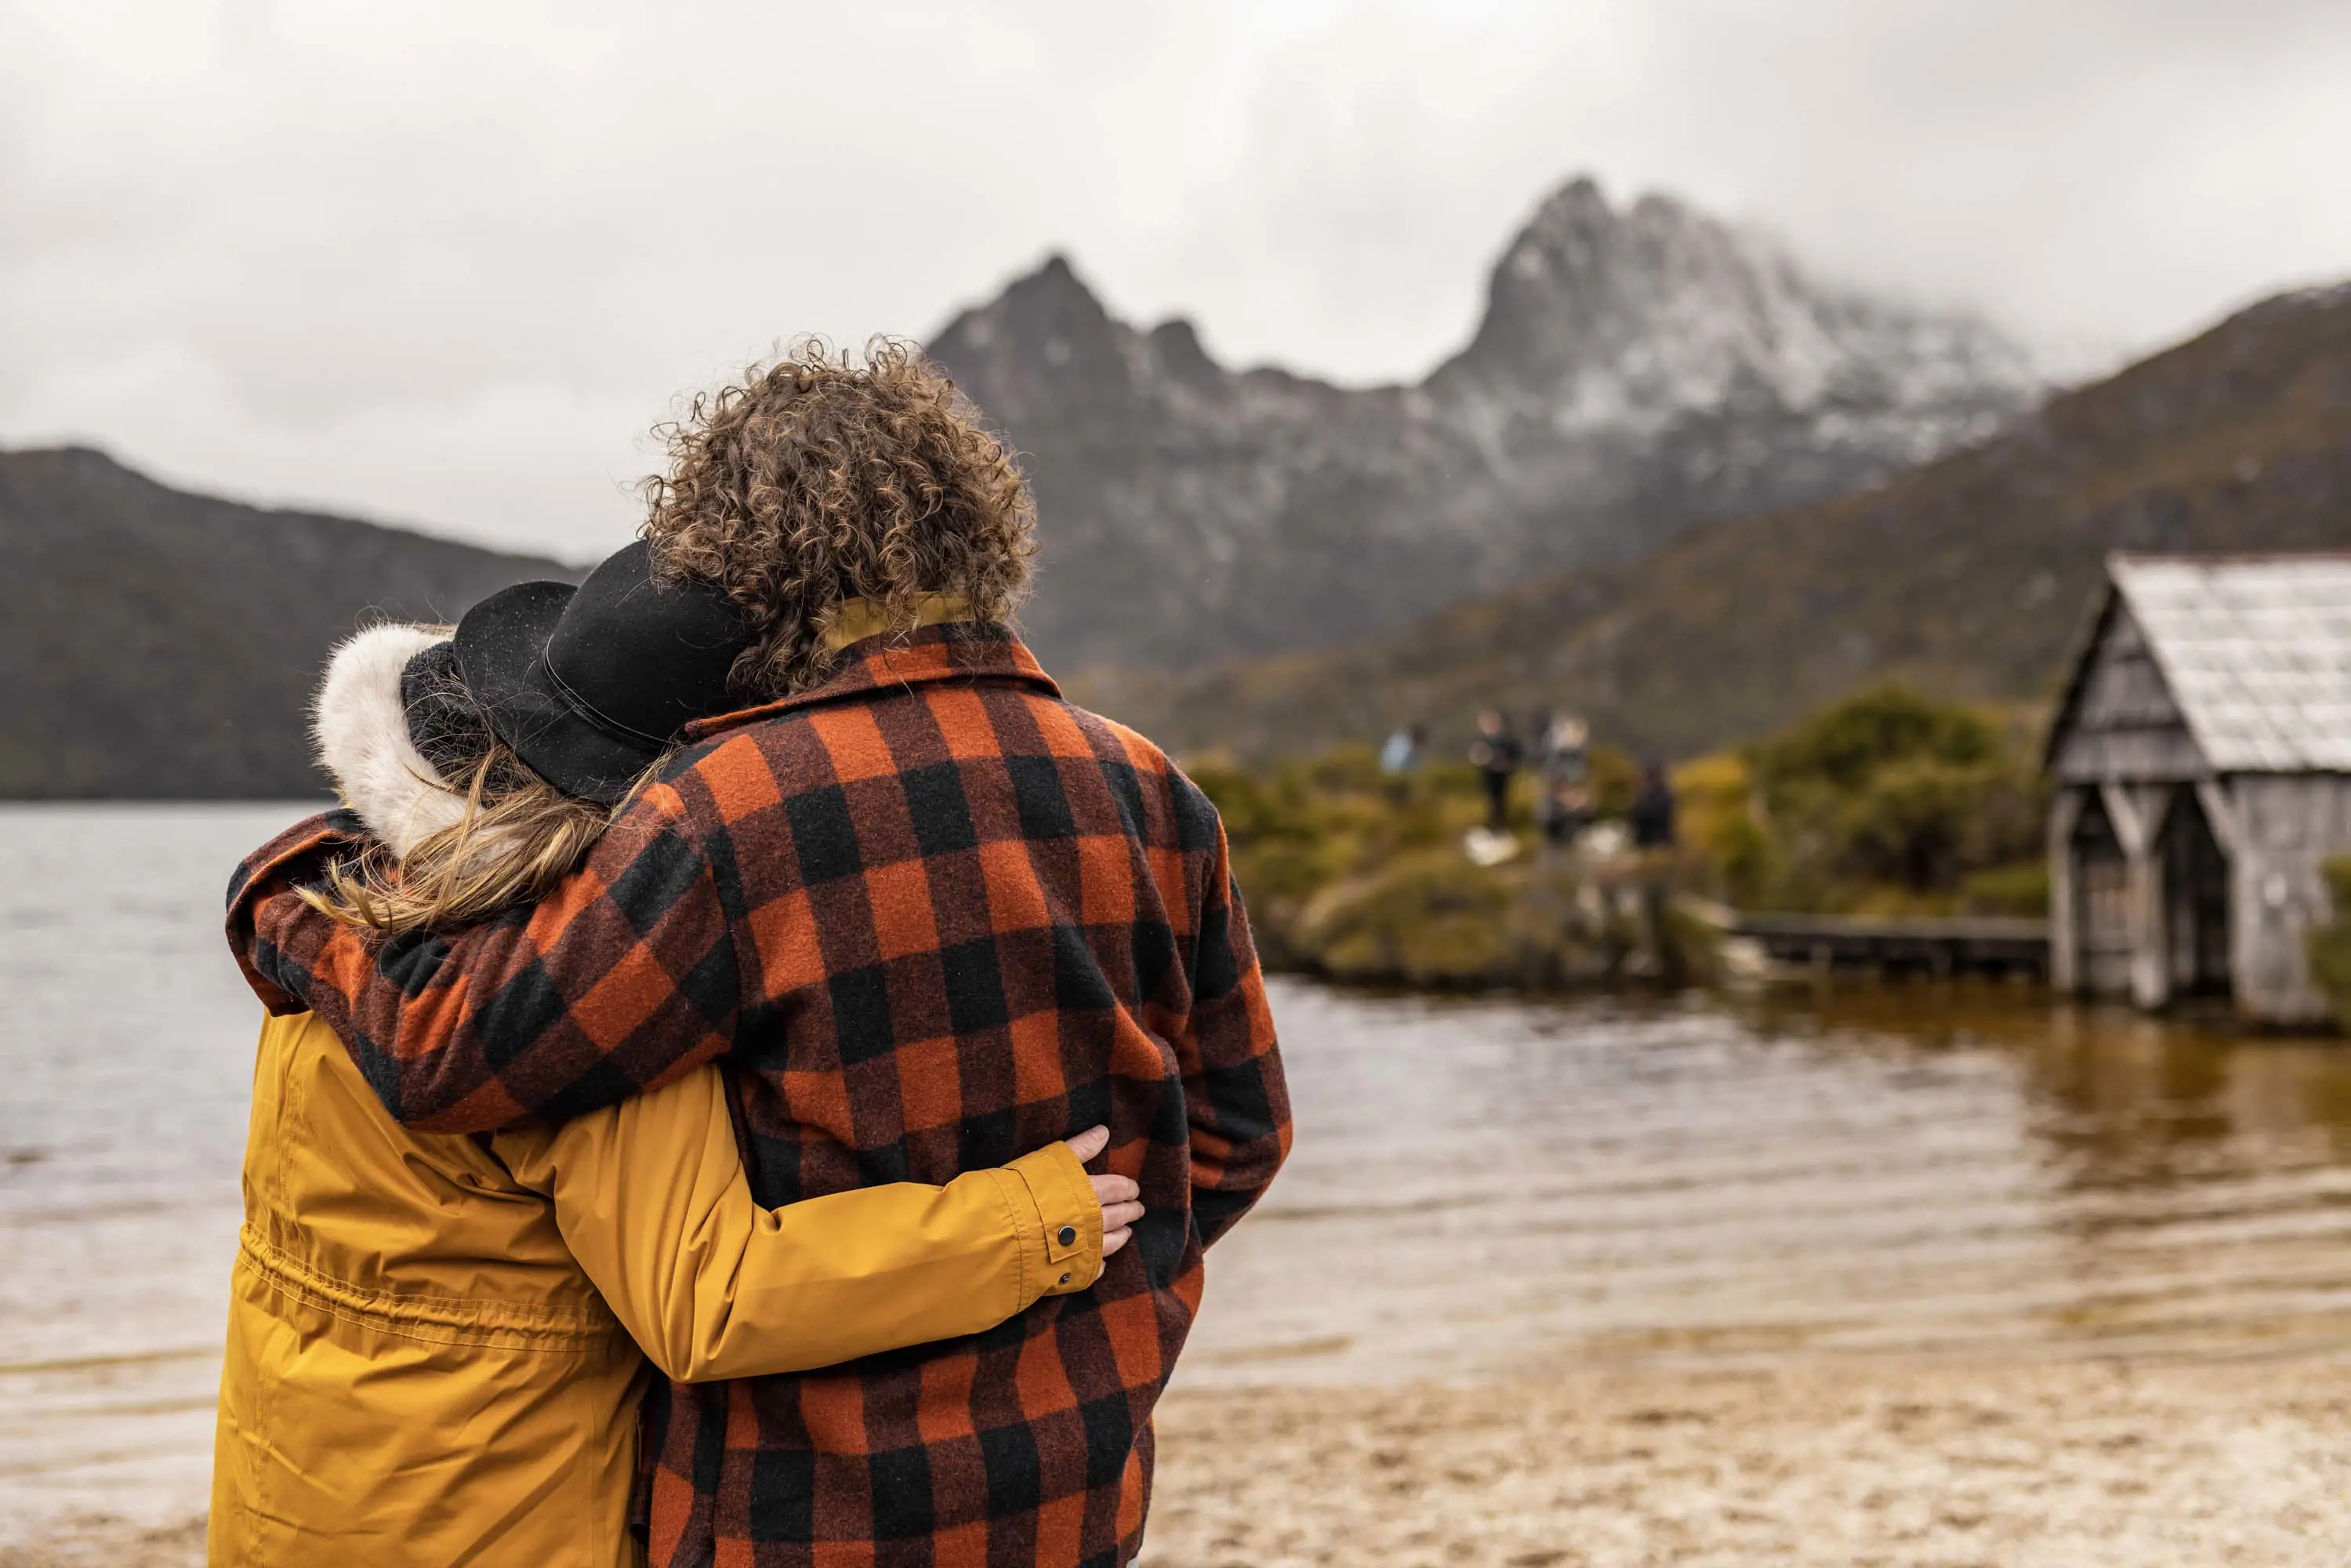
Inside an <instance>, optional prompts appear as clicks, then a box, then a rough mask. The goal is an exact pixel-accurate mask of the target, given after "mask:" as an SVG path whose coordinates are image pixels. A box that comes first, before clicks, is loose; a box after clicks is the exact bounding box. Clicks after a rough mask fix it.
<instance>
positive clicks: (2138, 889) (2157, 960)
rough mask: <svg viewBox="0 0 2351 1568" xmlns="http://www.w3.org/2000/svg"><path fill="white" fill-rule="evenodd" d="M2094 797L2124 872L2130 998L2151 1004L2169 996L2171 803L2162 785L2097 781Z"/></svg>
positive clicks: (2156, 1005) (2152, 1006) (2143, 1004)
mask: <svg viewBox="0 0 2351 1568" xmlns="http://www.w3.org/2000/svg"><path fill="white" fill-rule="evenodd" d="M2098 798H2099V800H2102V801H2104V802H2105V808H2106V816H2107V817H2108V819H2110V820H2111V821H2113V822H2114V825H2115V837H2116V838H2117V839H2119V840H2120V841H2122V846H2123V859H2124V862H2125V864H2126V866H2127V867H2128V868H2129V874H2130V945H2131V958H2130V985H2131V1000H2132V1001H2134V1002H2137V1004H2138V1005H2139V1006H2140V1007H2142V1008H2147V1009H2156V1008H2159V1007H2162V1006H2163V1005H2164V1004H2165V1003H2167V1002H2168V1001H2169V1000H2170V999H2171V946H2170V944H2169V942H2168V940H2167V937H2166V932H2165V924H2166V923H2165V920H2164V900H2163V858H2162V855H2161V853H2160V844H2159V841H2160V840H2161V838H2162V836H2163V817H2164V810H2165V808H2166V807H2168V805H2169V804H2170V803H2171V790H2170V788H2169V787H2168V786H2167V785H2161V784H2142V785H2138V786H2137V787H2133V786H2129V785H2124V784H2111V783H2110V784H2101V785H2100V786H2098Z"/></svg>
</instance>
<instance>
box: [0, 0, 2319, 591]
mask: <svg viewBox="0 0 2351 1568" xmlns="http://www.w3.org/2000/svg"><path fill="white" fill-rule="evenodd" d="M2346 79H2351V6H2344V5H2340V4H2337V3H2334V0H2323V3H2322V0H2241V3H2239V4H2233V5H2215V4H2192V3H2189V0H1974V3H1969V4H1961V3H1957V0H1953V3H1949V4H1931V5H1929V4H1903V3H1888V0H1774V3H1771V4H1761V3H1759V0H1680V3H1674V4H1668V3H1664V0H1595V3H1593V4H1584V5H1575V6H1558V5H1543V4H1537V3H1534V0H1528V3H1525V4H1505V3H1501V0H1478V3H1471V0H1420V3H1417V4H1408V3H1404V0H1373V3H1370V4H1360V5H1337V4H1296V5H1287V6H1279V7H1277V6H1268V5H1253V4H1244V3H1242V0H1226V3H1224V4H1202V5H1186V6H1177V7H1169V6H1161V7H1102V6H1098V5H1079V4H1075V3H1074V0H1054V3H1052V4H1047V5H1033V4H1021V3H1019V0H994V3H982V4H973V5H953V6H950V5H918V4H913V3H911V0H888V3H864V4H860V5H855V6H846V5H844V6H835V7H830V8H826V9H823V10H815V9H812V8H809V7H777V6H772V5H753V4H749V3H730V4H715V5H700V6H696V7H693V8H691V9H687V8H674V9H665V10H663V11H660V12H658V13H653V12H649V11H646V10H644V9H642V8H637V7H624V6H619V5H609V6H603V7H597V6H592V5H561V6H558V5H523V4H516V3H504V4H456V3H455V0H448V3H443V4H419V5H402V6H392V5H376V6H360V7H336V8H331V9H329V8H326V7H311V6H294V5H286V6H275V7H273V6H271V5H266V4H262V3H257V0H245V3H240V4H236V5H218V6H213V7H209V8H208V7H205V6H203V5H188V4H184V3H176V0H89V3H78V4H68V3H67V0H49V3H47V4H45V5H35V6H31V7H16V8H11V9H10V10H7V11H5V12H0V339H4V340H5V342H6V343H7V345H8V352H7V353H6V354H5V355H0V440H9V441H23V440H29V439H37V438H55V437H59V436H68V435H70V436H78V437H82V438H89V439H96V440H99V441H101V442H103V443H105V444H109V445H110V446H112V447H114V448H115V449H116V450H117V451H119V452H120V454H121V455H124V456H125V457H127V458H129V459H131V460H132V461H141V462H146V463H149V464H152V465H155V466H157V467H159V468H160V469H161V470H162V471H163V472H164V473H166V474H167V475H170V476H174V477H178V478H182V479H185V480H189V481H192V482H197V483H202V484H206V485H210V486H218V487H224V488H227V489H230V490H233V491H236V492H239V493H245V494H252V495H260V496H268V497H299V498H304V499H308V500H315V501H325V502H330V503H333V504H338V505H341V506H345V507H354V508H357V509H360V510H363V511H369V512H374V513H379V514H384V515H390V516H394V517H403V518H410V519H415V520H420V521H424V522H428V523H433V524H437V525H439V526H444V527H446V528H452V529H455V530H459V531H464V532H468V533H472V534H475V535H477V536H481V537H493V538H502V539H507V540H514V541H519V542H527V543H534V544H537V545H538V546H540V547H541V548H550V549H560V550H563V551H565V552H566V553H569V554H573V555H581V554H586V553H589V552H590V551H592V550H595V549H601V548H604V547H605V546H606V545H608V544H610V543H611V542H613V541H615V540H616V539H617V538H620V537H621V535H622V531H623V530H624V529H625V528H626V527H627V525H628V522H629V518H630V510H631V508H630V504H629V502H628V501H627V499H626V497H625V496H624V495H623V493H622V486H623V484H624V482H625V481H626V480H627V479H629V478H630V477H631V476H633V475H635V474H637V473H639V472H641V471H642V470H643V467H644V466H645V465H646V464H647V463H648V462H649V461H650V455H649V454H648V452H647V451H646V450H645V447H644V444H643V431H644V430H645V428H646V427H647V426H648V425H649V424H650V423H652V422H653V420H654V419H655V418H656V417H658V416H660V415H661V414H662V413H664V411H665V410H666V409H668V408H669V407H670V406H671V402H672V399H673V398H674V395H675V394H676V393H677V392H679V391H680V390H681V389H685V388H691V387H694V386H697V385H702V384H706V383H707V382H710V381H711V380H712V379H714V378H715V377H716V376H719V375H722V374H724V373H726V371H728V370H729V369H731V368H732V367H734V366H735V365H737V364H738V363H740V362H741V361H743V360H744V359H745V358H747V357H748V356H751V355H754V354H757V353H758V352H760V351H762V350H764V349H766V348H767V347H768V346H770V345H772V344H773V343H774V342H775V341H776V340H778V339H780V338H782V337H785V336H787V335H789V334H791V333H793V332H795V331H798V330H801V329H820V330H825V331H828V332H831V333H832V334H834V335H835V336H836V337H841V338H845V339H848V340H852V341H854V340H857V339H860V338H862V336H864V335H865V334H866V333H868V332H871V331H875V330H891V331H897V332H903V333H909V334H915V335H920V334H922V333H924V332H926V331H928V330H930V329H933V328H935V326H937V325H938V324H939V323H940V322H942V321H943V320H944V319H946V316H947V315H948V314H949V313H950V312H951V310H952V309H953V308H955V307H956V305H958V304H960V303H963V302H966V301H969V300H973V299H977V298H984V297H986V296H987V294H989V293H990V292H992V290H993V289H994V288H995V287H996V286H997V285H998V282H1000V281H1001V279H1002V278H1003V277H1005V276H1007V275H1008V274H1009V273H1010V272H1012V271H1014V270H1017V269H1019V268H1022V267H1027V266H1029V265H1030V264H1032V263H1033V262H1034V260H1035V259H1036V258H1037V257H1038V256H1040V255H1041V254H1042V253H1043V252H1044V251H1045V250H1047V249H1048V248H1052V247H1056V246H1059V247H1062V248H1066V249H1067V250H1069V251H1070V252H1071V254H1072V255H1073V256H1076V257H1077V258H1078V260H1079V261H1080V263H1081V266H1082V267H1083V268H1084V270H1085V272H1086V275H1087V276H1088V277H1089V278H1090V279H1092V280H1093V281H1095V282H1096V283H1097V284H1099V285H1100V286H1101V287H1102V288H1103V290H1104V292H1105V293H1106V295H1107V296H1108V297H1109V299H1110V301H1111V303H1112V304H1113V307H1114V308H1119V309H1122V310H1123V311H1126V312H1129V313H1131V314H1134V315H1138V316H1143V317H1155V316H1158V315H1163V314H1169V313H1175V312H1181V313H1183V314H1186V315H1188V316H1190V317H1191V318H1193V319H1195V320H1196V322H1197V323H1198V324H1199V326H1200V329H1201V330H1202V332H1203V334H1204V336H1205V337H1206V339H1207V342H1208V344H1209V346H1210V347H1211V349H1212V350H1215V351H1217V353H1219V354H1220V355H1222V356H1224V357H1227V358H1229V359H1235V360H1239V361H1266V360H1272V361H1283V362H1287V363H1290V364H1292V365H1295V366H1297V367H1299V368H1301V369H1305V370H1310V371H1321V372H1324V373H1330V374H1334V375H1338V376H1341V377H1343V378H1345V379H1354V380H1370V379H1386V378H1400V377H1402V378H1408V377H1413V376H1416V375H1418V374H1420V373H1422V372H1424V371H1426V369H1427V368H1428V367H1429V366H1430V365H1431V364H1433V363H1434V362H1435V361H1436V360H1437V358H1439V357H1440V356H1441V355H1442V354H1443V353H1444V352H1445V351H1446V350H1447V349H1449V348H1450V347H1452V346H1454V345H1456V344H1458V342H1459V341H1460V340H1462V339H1463V338H1464V337H1466V335H1467V333H1468V329H1469V327H1470V325H1471V323H1472V322H1473V320H1474V318H1475V314H1476V311H1477V308H1478V305H1479V297H1480V294H1481V292H1482V287H1483V276H1484V272H1485V269H1486V267H1488V265H1489V263H1490V261H1491V258H1492V256H1493V255H1494V254H1495V253H1496V251H1497V250H1498V249H1499V246H1501V244H1502V243H1503V241H1504V240H1505V238H1506V237H1507V235H1508V234H1509V233H1510V229H1511V227H1512V226H1513V225H1515V224H1516V223H1517V222H1519V221H1520V219H1521V218H1522V217H1523V216H1524V215H1525V214H1526V213H1527V212H1529V211H1530V210H1531V208H1532V206H1533V205H1534V204H1535V203H1536V202H1537V201H1538V200H1539V199H1540V198H1541V195H1542V194H1543V193H1545V192H1546V191H1547V190H1548V189H1549V188H1550V187H1552V185H1554V184H1555V183H1558V182H1559V181H1560V180H1562V179H1563V178H1564V177H1566V176H1567V175H1568V174H1570V173H1571V172H1577V171H1581V170H1591V171H1593V172H1597V173H1598V174H1599V175H1600V176H1601V177H1602V178H1603V180H1604V183H1606V184H1607V185H1608V187H1609V188H1610V190H1611V192H1612V193H1613V194H1614V195H1616V196H1617V197H1619V198H1626V197H1629V196H1630V195H1631V194H1633V193H1635V192H1636V191H1637V190H1639V189H1642V188H1645V187H1648V186H1653V185H1655V186H1663V187H1667V188H1671V189H1674V190H1677V191H1678V192H1681V193H1685V194H1687V195H1688V196H1690V197H1691V198H1693V199H1695V200H1697V201H1698V202H1700V203H1701V204H1706V205H1708V206H1709V207H1712V208H1715V209H1717V210H1719V211H1723V212H1726V213H1728V214H1732V215H1735V216H1740V217H1743V218H1747V219H1750V220H1752V221H1757V222H1760V223H1762V224H1764V225H1768V226H1770V227H1771V228H1773V229H1775V230H1776V231H1778V232H1779V233H1780V234H1782V235H1783V236H1784V237H1785V238H1786V239H1787V240H1788V241H1789V242H1790V243H1791V244H1792V246H1795V248H1796V249H1797V250H1798V251H1799V252H1800V253H1801V254H1802V255H1803V256H1807V257H1808V258H1811V259H1813V261H1814V262H1815V263H1816V264H1817V265H1818V266H1820V267H1823V269H1825V270H1829V271H1832V272H1835V273H1838V274H1841V275H1843V276H1844V277H1850V278H1853V279H1855V280H1857V281H1861V282H1865V283H1868V284H1871V285H1874V286H1876V287H1881V288H1883V289H1886V290H1888V291H1891V292H1897V293H1910V294H1917V295H1921V296H1926V297H1931V298H1938V299H1941V300H1947V301H1951V300H1956V301H1960V302H1966V303H1971V304H1974V305H1976V306H1978V307H1980V308H1983V309H1985V310H1986V311H1988V312H1990V313H1991V314H1992V315H1994V316H1995V317H1997V318H1999V319H2003V320H2005V321H2006V322H2008V323H2010V324H2011V326H2013V327H2015V328H2017V329H2021V330H2022V331H2024V332H2026V333H2027V334H2028V335H2030V336H2031V337H2032V338H2034V339H2035V340H2040V341H2043V342H2044V343H2048V344H2053V345H2058V346H2061V347H2067V348H2073V347H2078V346H2079V345H2080V344H2084V343H2087V344H2091V345H2095V346H2097V347H2099V348H2101V349H2103V350H2106V351H2109V352H2118V351H2121V350H2126V349H2136V348H2143V347H2147V346H2150V345H2153V344H2155V343H2158V342H2160V341H2162V340H2165V339H2167V338H2168V337H2170V336H2173V335H2176V334H2178V333H2180V332H2183V331H2185V330H2187V329H2190V328H2192V327H2194V326H2195V325H2197V324H2199V322H2200V321H2202V320H2204V319H2208V318H2210V316H2212V315H2214V314H2216V313H2218V312H2219V311H2220V309H2222V308H2225V307H2227V306H2229V305H2231V304H2232V303H2235V302H2238V301H2241V299H2243V298H2248V297H2251V296H2252V295H2254V294H2256V293H2258V292H2261V291H2262V290H2265V289H2267V288H2270V287H2274V286H2277V285H2279V284H2281V283H2283V282H2288V281H2293V280H2295V279H2298V278H2302V277H2319V276H2325V275H2328V274H2332V273H2340V272H2351V198H2346V196H2344V195H2343V194H2341V186H2340V183H2339V181H2338V180H2337V179H2336V177H2335V174H2336V171H2335V167H2334V165H2335V162H2336V153H2335V149H2336V148H2339V147H2342V146H2346V145H2351V95H2345V94H2343V93H2341V92H2340V90H2339V84H2340V83H2341V82H2342V81H2344V80H2346Z"/></svg>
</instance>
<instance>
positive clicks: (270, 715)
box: [0, 448, 579, 799]
mask: <svg viewBox="0 0 2351 1568" xmlns="http://www.w3.org/2000/svg"><path fill="white" fill-rule="evenodd" d="M578 575H579V574H578V573H577V572H574V571H572V570H570V569H569V568H565V567H561V566H559V565H557V564H556V563H555V562H553V561H547V560H538V559H532V558H529V557H526V556H511V555H499V554H495V553H493V552H491V551H488V550H482V549H472V548H470V547H468V546H465V545H460V544H453V543H449V542H446V541H444V540H440V539H432V538H423V537H421V536H418V535H415V534H410V533H403V532H401V531H399V530H397V529H393V528H378V527H376V526H374V525H372V524H370V523H361V522H355V521H352V520H351V519H350V518H346V517H322V516H319V515H316V514H312V513H306V512H285V511H274V510H265V509H261V508H257V507H245V506H240V505H238V504H236V503H235V502H232V501H224V500H217V499H214V498H212V497H204V496H194V495H189V494H187V493H185V492H183V491H179V490H173V489H171V488H168V487H167V486H162V485H159V484H157V483H155V482H154V481H153V480H152V479H149V478H147V477H145V476H142V475H140V474H137V473H134V472H132V471H131V469H128V468H125V467H123V466H122V465H120V464H118V463H116V462H114V461H113V460H112V459H111V458H109V457H107V456H106V455H103V454H101V453H98V452H92V451H88V450H83V449H78V448H64V449H53V450H37V451H23V452H0V797H14V798H19V799H21V798H26V797H44V796H51V797H70V796H119V797H132V798H157V799H203V798H206V797H225V796H230V797H233V796H244V797H255V798H266V797H278V796H300V795H319V794H322V793H323V792H324V791H325V789H326V781H325V779H323V777H322V776H320V775H319V773H317V772H316V771H314V770H313V769H312V768H311V767H310V765H309V760H308V745H307V742H306V740H305V737H304V725H305V705H306V704H307V703H308V698H309V693H310V687H311V685H312V683H313V682H314V681H315V680H316V679H317V676H318V673H319V666H320V664H322V663H323V662H324V659H325V656H326V653H327V650H328V648H329V646H330V645H331V644H332V643H334V642H335V641H336V640H337V639H338V638H340V637H342V636H345V635H348V634H349V633H350V632H351V630H352V629H353V628H354V627H355V626H357V625H358V624H360V622H361V621H362V619H363V618H366V617H369V616H373V615H384V616H392V617H396V618H400V619H406V620H443V621H446V620H454V619H455V617H456V616H457V615H458V614H460V613H461V612H464V611H465V609H466V608H467V607H468V606H469V605H471V604H472V603H473V602H474V601H475V600H477V599H480V598H482V597H483V596H484V595H486V594H487V593H489V592H491V591H495V590H496V589H498V588H502V587H504V586H505V585H506V584H507V583H510V582H517V581H520V580H524V579H526V578H533V577H571V578H576V577H577V576H578Z"/></svg>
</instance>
